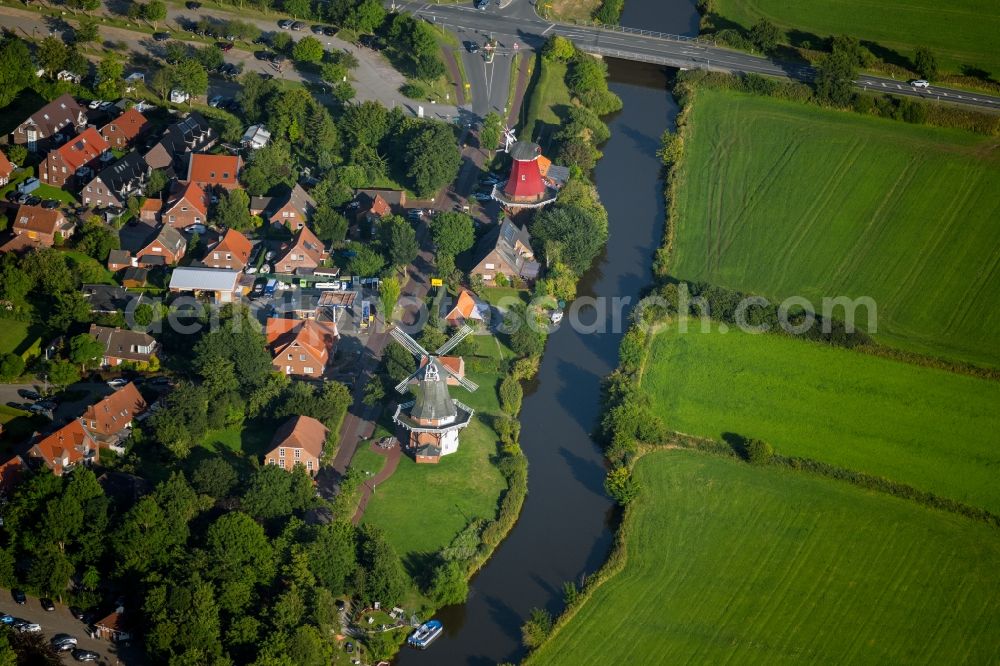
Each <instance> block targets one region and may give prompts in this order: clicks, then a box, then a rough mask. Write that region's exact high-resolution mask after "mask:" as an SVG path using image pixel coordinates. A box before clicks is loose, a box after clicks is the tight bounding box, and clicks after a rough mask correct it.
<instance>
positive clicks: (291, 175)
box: [243, 140, 298, 196]
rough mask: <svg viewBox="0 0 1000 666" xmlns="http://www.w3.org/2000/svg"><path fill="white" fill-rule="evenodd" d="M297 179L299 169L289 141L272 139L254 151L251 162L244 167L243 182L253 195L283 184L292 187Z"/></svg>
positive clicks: (261, 193)
mask: <svg viewBox="0 0 1000 666" xmlns="http://www.w3.org/2000/svg"><path fill="white" fill-rule="evenodd" d="M297 180H298V171H296V169H295V165H294V164H293V162H292V152H291V146H290V145H289V144H288V142H287V141H280V140H279V141H272V142H271V143H270V144H268V145H267V146H265V147H264V148H261V149H260V150H256V151H254V153H253V155H252V156H251V157H250V163H249V164H248V165H247V167H246V168H245V169H243V184H244V185H246V188H247V191H248V192H249V193H250V194H253V195H261V196H262V195H264V194H266V193H267V192H268V190H270V189H271V188H272V187H275V186H277V185H281V184H285V185H288V186H289V187H291V186H292V185H294V184H295V183H296V181H297Z"/></svg>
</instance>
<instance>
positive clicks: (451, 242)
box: [431, 211, 475, 257]
mask: <svg viewBox="0 0 1000 666" xmlns="http://www.w3.org/2000/svg"><path fill="white" fill-rule="evenodd" d="M431 237H432V238H433V239H434V248H435V250H436V251H437V254H438V257H441V256H442V255H447V256H450V257H454V256H455V255H458V254H461V253H462V252H465V251H466V250H468V249H469V248H470V247H472V244H473V243H474V242H475V229H474V227H473V224H472V218H471V217H469V216H468V215H466V214H465V213H458V212H455V211H445V212H443V213H438V214H437V215H435V216H434V219H433V220H431Z"/></svg>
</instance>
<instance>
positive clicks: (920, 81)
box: [910, 79, 931, 88]
mask: <svg viewBox="0 0 1000 666" xmlns="http://www.w3.org/2000/svg"><path fill="white" fill-rule="evenodd" d="M910 85H911V86H913V87H914V88H930V87H931V82H930V81H925V80H924V79H917V80H915V81H910Z"/></svg>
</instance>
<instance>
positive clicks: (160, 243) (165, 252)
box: [136, 224, 187, 266]
mask: <svg viewBox="0 0 1000 666" xmlns="http://www.w3.org/2000/svg"><path fill="white" fill-rule="evenodd" d="M186 251H187V240H186V239H185V238H184V236H183V235H181V232H179V231H177V229H174V228H173V227H172V226H170V225H169V224H163V225H161V226H160V228H159V230H158V231H157V233H156V236H155V237H154V238H153V239H152V240H151V241H150V242H149V243H148V244H147V245H146V247H144V248H142V249H141V250H139V251H138V252H136V256H137V257H139V265H140V266H162V265H164V264H165V265H167V266H172V265H173V264H176V263H177V262H178V261H180V260H181V258H182V257H183V256H184V253H185V252H186ZM150 256H152V257H153V258H152V260H150ZM161 258H162V259H161Z"/></svg>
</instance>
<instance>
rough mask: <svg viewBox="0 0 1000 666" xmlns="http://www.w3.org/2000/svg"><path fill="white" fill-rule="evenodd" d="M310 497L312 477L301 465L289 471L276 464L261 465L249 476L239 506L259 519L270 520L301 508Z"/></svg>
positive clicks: (308, 502)
mask: <svg viewBox="0 0 1000 666" xmlns="http://www.w3.org/2000/svg"><path fill="white" fill-rule="evenodd" d="M312 497H313V486H312V479H311V478H310V477H309V475H308V474H307V473H306V471H305V468H303V467H302V466H301V465H297V466H296V467H295V470H294V471H292V472H286V471H285V470H284V469H282V468H281V467H278V466H277V465H263V466H261V467H260V468H258V469H256V470H255V471H254V473H253V474H252V475H251V476H250V481H249V483H248V484H247V489H246V492H245V493H244V494H243V509H244V510H245V511H246V512H247V513H249V514H250V515H251V516H254V517H255V518H258V519H259V520H270V519H272V518H279V517H282V516H288V515H290V514H291V513H292V512H293V511H303V510H305V509H306V508H308V506H309V504H310V503H311V501H312Z"/></svg>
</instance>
